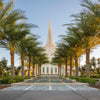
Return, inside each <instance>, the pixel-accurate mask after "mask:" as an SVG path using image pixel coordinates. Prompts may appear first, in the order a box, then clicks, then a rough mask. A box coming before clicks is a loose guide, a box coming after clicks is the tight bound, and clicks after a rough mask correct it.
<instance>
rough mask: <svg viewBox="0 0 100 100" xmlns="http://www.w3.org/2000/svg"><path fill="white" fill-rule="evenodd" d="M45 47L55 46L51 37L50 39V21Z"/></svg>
mask: <svg viewBox="0 0 100 100" xmlns="http://www.w3.org/2000/svg"><path fill="white" fill-rule="evenodd" d="M46 46H49V47H55V45H54V43H53V37H52V31H51V22H50V21H49V30H48V37H47V43H46Z"/></svg>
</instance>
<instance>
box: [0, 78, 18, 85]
mask: <svg viewBox="0 0 100 100" xmlns="http://www.w3.org/2000/svg"><path fill="white" fill-rule="evenodd" d="M0 82H1V84H11V83H15V82H16V81H15V80H14V79H12V78H7V77H6V78H3V79H1V80H0Z"/></svg>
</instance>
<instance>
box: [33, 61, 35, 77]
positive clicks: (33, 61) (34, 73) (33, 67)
mask: <svg viewBox="0 0 100 100" xmlns="http://www.w3.org/2000/svg"><path fill="white" fill-rule="evenodd" d="M34 70H35V62H34V61H33V76H35V73H34Z"/></svg>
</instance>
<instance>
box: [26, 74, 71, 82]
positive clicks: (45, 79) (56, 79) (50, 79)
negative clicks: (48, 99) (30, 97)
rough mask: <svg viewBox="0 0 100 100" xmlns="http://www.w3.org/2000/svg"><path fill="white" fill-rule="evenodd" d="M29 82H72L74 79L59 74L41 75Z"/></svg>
mask: <svg viewBox="0 0 100 100" xmlns="http://www.w3.org/2000/svg"><path fill="white" fill-rule="evenodd" d="M28 83H72V80H67V79H66V78H62V77H57V76H56V77H54V76H44V77H43V76H41V77H37V78H34V79H33V80H29V81H28Z"/></svg>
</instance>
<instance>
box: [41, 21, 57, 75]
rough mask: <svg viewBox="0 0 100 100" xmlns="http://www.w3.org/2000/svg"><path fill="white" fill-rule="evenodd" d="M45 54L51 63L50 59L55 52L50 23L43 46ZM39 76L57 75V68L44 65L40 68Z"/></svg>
mask: <svg viewBox="0 0 100 100" xmlns="http://www.w3.org/2000/svg"><path fill="white" fill-rule="evenodd" d="M44 49H45V53H46V54H47V57H48V59H49V62H51V60H52V58H53V57H54V53H55V50H56V46H55V44H54V43H53V36H52V30H51V23H50V22H49V30H48V37H47V43H46V45H45V46H44ZM41 74H42V75H43V74H54V75H56V74H58V66H56V65H52V64H44V65H42V67H41Z"/></svg>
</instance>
